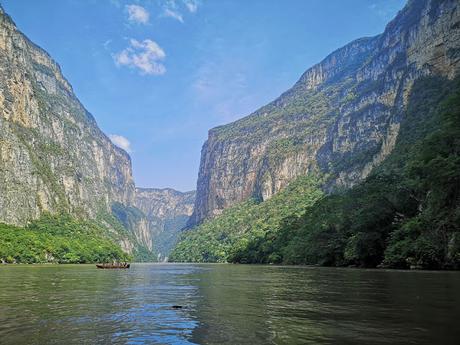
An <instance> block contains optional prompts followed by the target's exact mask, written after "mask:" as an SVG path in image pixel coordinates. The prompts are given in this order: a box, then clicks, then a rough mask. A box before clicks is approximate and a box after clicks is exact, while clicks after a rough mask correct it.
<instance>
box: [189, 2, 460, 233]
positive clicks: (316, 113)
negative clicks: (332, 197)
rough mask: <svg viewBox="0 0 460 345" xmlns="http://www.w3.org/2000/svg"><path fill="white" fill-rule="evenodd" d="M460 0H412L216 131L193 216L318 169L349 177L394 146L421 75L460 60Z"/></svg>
mask: <svg viewBox="0 0 460 345" xmlns="http://www.w3.org/2000/svg"><path fill="white" fill-rule="evenodd" d="M459 42H460V8H459V3H458V1H456V0H442V1H439V0H431V1H430V0H412V1H409V2H408V4H407V5H406V6H405V8H404V9H403V10H401V11H400V13H399V14H398V15H397V17H396V18H395V19H394V20H393V21H392V22H390V23H389V24H388V25H387V27H386V29H385V31H384V33H382V34H381V35H378V36H376V37H372V38H363V39H359V40H356V41H354V42H352V43H350V44H348V45H346V46H345V47H343V48H341V49H339V50H337V51H335V52H334V53H332V54H331V55H329V56H328V57H327V58H326V59H324V60H323V61H322V62H321V63H319V64H317V65H315V66H313V67H312V68H310V69H309V70H308V71H306V72H305V73H304V74H303V75H302V77H301V78H300V79H299V81H298V82H297V83H296V84H295V85H294V86H293V87H292V88H291V89H290V90H288V91H287V92H285V93H284V94H282V95H281V96H280V97H279V98H278V99H276V100H275V101H273V102H272V103H270V104H268V105H266V106H264V107H262V108H261V109H259V110H257V111H256V112H255V113H253V114H251V115H249V116H248V117H245V118H243V119H241V120H238V121H236V122H233V123H231V124H228V125H225V126H221V127H217V128H214V129H211V130H210V131H209V137H208V140H207V141H206V143H205V144H204V146H203V149H202V153H201V164H200V170H199V175H198V183H197V197H196V202H195V210H194V214H193V216H192V217H191V219H190V222H189V225H193V224H196V223H199V222H201V221H202V220H203V219H205V218H208V217H212V216H215V215H218V214H220V213H221V212H222V210H223V209H225V208H227V207H229V206H231V205H233V204H235V203H238V202H240V201H242V200H245V199H247V198H250V197H255V198H257V199H261V200H265V199H268V198H270V197H271V196H272V195H273V194H275V193H277V192H278V191H279V190H281V189H282V188H284V187H285V186H286V185H287V184H288V183H289V182H290V181H292V180H293V179H294V178H296V177H298V176H301V175H307V174H309V173H311V172H317V173H320V174H324V175H327V176H329V177H330V179H329V181H330V182H329V183H328V184H327V185H325V186H324V187H325V189H327V190H332V189H333V188H335V187H336V186H343V187H350V186H352V185H353V184H355V183H357V182H359V181H361V180H362V179H363V178H365V177H366V176H367V175H368V174H369V173H370V171H371V170H372V169H373V167H375V166H376V165H378V164H379V163H380V162H381V161H382V160H383V159H384V158H385V157H386V156H387V155H388V154H389V153H390V152H391V151H392V149H393V147H394V144H395V141H396V138H397V135H398V131H399V123H400V121H401V116H402V113H403V110H404V108H405V106H406V104H407V97H408V95H409V93H410V90H411V87H412V85H413V82H414V80H416V79H417V78H419V77H422V76H426V75H440V76H444V77H448V78H453V77H454V76H455V75H456V74H457V73H458V70H459V66H460V46H459Z"/></svg>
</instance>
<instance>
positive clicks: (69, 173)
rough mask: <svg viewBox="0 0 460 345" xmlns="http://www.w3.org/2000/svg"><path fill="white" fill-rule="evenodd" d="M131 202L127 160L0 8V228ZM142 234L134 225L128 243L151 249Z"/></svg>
mask: <svg viewBox="0 0 460 345" xmlns="http://www.w3.org/2000/svg"><path fill="white" fill-rule="evenodd" d="M134 199H135V186H134V181H133V178H132V172H131V160H130V157H129V155H128V154H127V153H126V152H125V151H123V150H122V149H120V148H118V147H116V146H114V145H113V144H112V142H111V141H110V139H109V138H108V137H107V136H106V135H105V134H104V133H102V131H101V130H100V129H99V128H98V126H97V124H96V121H95V120H94V118H93V116H92V115H91V114H90V113H89V112H88V111H87V110H86V109H85V108H84V107H83V105H82V104H81V103H80V102H79V100H78V99H77V98H76V96H75V94H74V93H73V91H72V87H71V85H70V84H69V83H68V81H67V80H66V79H65V78H64V76H63V75H62V73H61V70H60V68H59V66H58V64H57V63H56V62H54V61H53V60H52V59H51V57H50V56H49V55H48V54H47V53H46V52H45V51H44V50H43V49H41V48H39V47H38V46H36V45H35V44H34V43H32V42H31V41H30V40H29V39H28V38H27V37H25V36H24V35H23V34H22V33H21V32H20V31H19V30H18V29H17V28H16V26H15V24H14V23H13V21H12V20H11V18H10V17H9V16H8V15H7V14H5V13H4V11H3V9H2V8H1V7H0V222H5V223H9V224H15V225H23V224H25V223H26V222H27V221H28V220H30V219H35V218H38V217H40V215H41V214H42V213H43V212H50V213H59V212H66V213H70V214H73V215H76V216H78V217H89V218H95V217H96V216H97V215H98V213H100V212H111V207H112V205H113V204H114V203H120V204H123V205H127V206H129V205H133V204H134ZM145 226H146V225H145V224H144V225H142V222H140V223H139V227H137V228H135V229H134V232H135V235H136V236H135V237H136V238H137V239H138V242H139V243H140V244H142V245H145V246H147V247H151V246H152V239H151V237H150V234H149V233H148V231H145ZM136 229H138V230H139V233H137V232H136V231H137V230H136ZM121 244H122V246H123V248H124V249H125V250H126V251H131V250H132V249H133V246H134V244H133V243H129V241H127V240H126V239H124V240H122V242H121Z"/></svg>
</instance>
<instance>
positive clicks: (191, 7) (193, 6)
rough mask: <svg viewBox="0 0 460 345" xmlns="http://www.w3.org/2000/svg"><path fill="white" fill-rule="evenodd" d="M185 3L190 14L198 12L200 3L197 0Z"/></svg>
mask: <svg viewBox="0 0 460 345" xmlns="http://www.w3.org/2000/svg"><path fill="white" fill-rule="evenodd" d="M183 2H184V5H185V7H187V9H188V10H189V12H190V13H196V11H198V2H197V1H196V0H183Z"/></svg>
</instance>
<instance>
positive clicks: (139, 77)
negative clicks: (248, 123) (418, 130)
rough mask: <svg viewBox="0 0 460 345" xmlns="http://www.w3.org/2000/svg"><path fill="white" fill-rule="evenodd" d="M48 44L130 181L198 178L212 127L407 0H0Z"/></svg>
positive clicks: (151, 183) (283, 85)
mask: <svg viewBox="0 0 460 345" xmlns="http://www.w3.org/2000/svg"><path fill="white" fill-rule="evenodd" d="M0 2H1V3H2V5H3V7H4V8H5V10H6V11H7V12H8V13H9V14H10V15H11V16H12V18H13V20H14V21H15V22H16V24H17V25H18V27H19V28H20V30H22V31H23V32H24V33H25V34H26V35H27V36H28V37H29V38H30V39H32V40H33V41H34V42H35V43H37V44H38V45H40V46H41V47H43V48H44V49H45V50H47V51H48V52H49V53H50V54H51V56H52V57H53V58H54V59H55V60H56V61H57V62H58V63H59V64H60V65H61V68H62V70H63V73H64V75H65V76H66V78H67V79H68V80H69V81H70V83H71V84H72V85H73V87H74V90H75V92H76V94H77V96H78V97H79V99H80V100H81V101H82V103H83V104H84V105H85V107H86V108H87V109H88V110H89V111H90V112H91V113H92V114H93V115H94V117H95V118H96V120H97V122H98V124H99V126H100V127H101V128H102V130H103V131H104V132H105V133H107V134H108V135H112V138H113V140H114V141H116V142H117V143H118V144H119V145H121V146H124V147H126V148H127V150H129V151H130V155H131V157H132V161H133V171H134V178H135V180H136V184H137V185H138V186H142V187H172V188H176V189H179V190H191V189H194V188H195V183H196V178H197V173H198V166H199V160H200V151H201V146H202V144H203V142H204V141H205V140H206V137H207V132H208V130H209V129H210V128H212V127H215V126H217V125H222V124H225V123H228V122H231V121H234V120H236V119H238V118H241V117H243V116H245V115H248V114H250V113H251V112H253V111H254V110H256V109H257V108H258V107H260V106H262V105H264V104H266V103H268V102H269V101H271V100H273V99H274V98H276V97H277V96H278V95H279V94H281V93H282V92H283V91H285V90H287V89H288V88H289V87H291V86H292V85H293V84H294V83H295V81H296V80H297V79H298V78H299V77H300V75H301V74H302V73H303V72H304V71H305V70H306V69H308V68H309V67H311V66H312V65H313V64H315V63H317V62H319V61H321V60H322V59H323V58H324V57H325V56H326V55H327V54H329V53H331V52H332V51H333V50H335V49H337V48H339V47H341V46H342V45H344V44H346V43H347V42H349V41H351V40H353V39H356V38H359V37H363V36H373V35H376V34H378V33H380V32H382V31H383V29H384V27H385V25H386V23H387V22H388V21H389V20H390V19H391V18H392V17H393V16H394V15H395V14H396V13H397V12H398V10H399V9H401V8H402V7H403V6H404V3H405V0H346V1H345V0H145V1H136V0H130V1H125V0H40V1H37V0H0Z"/></svg>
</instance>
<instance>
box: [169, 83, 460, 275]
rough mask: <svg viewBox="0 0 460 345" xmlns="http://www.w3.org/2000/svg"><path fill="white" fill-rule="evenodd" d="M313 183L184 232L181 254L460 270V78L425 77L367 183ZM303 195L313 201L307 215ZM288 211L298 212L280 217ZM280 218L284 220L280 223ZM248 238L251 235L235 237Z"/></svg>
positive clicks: (202, 258) (203, 258)
mask: <svg viewBox="0 0 460 345" xmlns="http://www.w3.org/2000/svg"><path fill="white" fill-rule="evenodd" d="M323 178H324V177H323ZM305 181H307V180H305V179H300V180H298V181H296V182H295V183H293V185H295V186H296V187H295V188H287V189H286V190H285V191H283V192H282V193H279V194H278V195H276V196H275V197H274V198H273V199H270V200H268V201H266V202H263V203H261V204H257V203H255V202H246V203H243V204H240V205H238V206H235V207H233V208H231V209H229V210H227V211H225V212H224V213H223V215H221V216H220V217H217V218H216V219H214V220H210V221H207V222H205V223H204V224H202V225H200V226H198V227H197V228H196V229H194V230H191V231H188V232H186V233H184V235H183V238H182V241H181V242H180V243H179V244H178V246H177V247H176V249H175V250H174V252H173V256H172V258H173V259H174V260H177V261H194V262H209V261H229V262H239V263H285V264H321V265H329V266H344V265H356V266H360V267H375V266H378V265H381V266H387V267H394V268H408V267H410V266H419V267H423V268H458V267H459V266H460V229H459V224H460V82H459V80H458V79H456V80H454V81H448V80H445V79H441V78H435V77H433V78H424V79H421V80H419V81H416V83H415V85H414V87H413V90H412V92H411V96H410V98H409V103H408V106H407V110H406V112H405V114H404V117H403V119H402V122H401V129H400V133H399V136H398V139H397V143H396V147H395V149H394V151H393V152H392V153H391V154H390V155H389V156H388V157H387V158H386V160H385V161H384V162H383V163H382V164H381V165H380V166H379V167H378V168H376V169H375V171H374V172H373V173H372V174H371V175H370V176H369V177H368V178H367V179H366V180H365V181H363V182H362V183H360V184H358V185H356V186H355V187H354V188H352V189H350V190H347V191H343V192H339V193H335V194H332V195H329V196H323V197H321V194H320V193H318V191H317V189H315V188H314V187H312V185H311V184H308V188H306V189H303V190H302V189H300V190H299V186H298V184H299V185H302V184H303V183H305ZM299 192H301V194H299ZM294 196H295V200H296V201H299V200H308V201H307V202H304V203H302V204H301V206H300V208H301V209H299V204H298V203H297V202H295V201H294V202H292V201H293V200H292V198H293V197H294ZM281 205H289V207H288V208H287V209H285V210H283V211H280V209H279V207H280V206H281ZM302 208H303V209H302ZM271 214H277V217H275V219H276V220H275V221H273V219H274V218H273V217H272V216H271ZM238 232H240V234H241V236H236V235H235V236H233V237H232V236H229V235H228V234H234V233H238Z"/></svg>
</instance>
